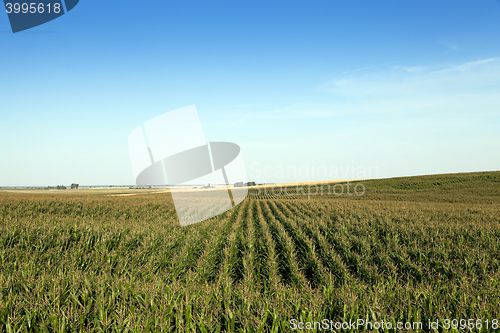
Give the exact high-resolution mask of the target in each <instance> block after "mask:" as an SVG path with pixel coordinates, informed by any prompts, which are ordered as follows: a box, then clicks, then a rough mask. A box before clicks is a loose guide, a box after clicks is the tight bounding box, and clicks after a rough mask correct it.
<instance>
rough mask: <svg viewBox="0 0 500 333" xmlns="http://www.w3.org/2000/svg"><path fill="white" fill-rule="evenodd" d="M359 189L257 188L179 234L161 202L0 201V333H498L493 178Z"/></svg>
mask: <svg viewBox="0 0 500 333" xmlns="http://www.w3.org/2000/svg"><path fill="white" fill-rule="evenodd" d="M362 183H363V186H364V187H365V188H366V191H365V193H364V195H347V194H344V195H341V196H338V195H336V194H334V193H328V191H327V190H326V187H327V186H328V185H327V184H323V187H320V188H319V191H318V194H317V195H314V196H308V195H307V190H306V194H304V193H302V192H301V191H295V192H294V191H293V188H291V190H290V191H288V193H290V194H283V193H281V194H279V193H278V191H275V192H274V193H278V194H277V195H274V194H272V192H271V191H270V189H268V191H264V190H263V189H262V188H259V189H258V190H257V189H254V190H251V193H250V195H249V196H248V198H247V199H245V200H244V201H243V202H242V203H241V204H239V205H238V206H237V207H236V208H234V209H233V210H230V211H228V212H226V213H224V214H222V215H219V216H217V217H214V218H212V219H210V220H207V221H203V222H201V223H198V224H194V225H191V226H188V227H185V228H181V227H180V226H179V225H178V222H177V221H176V213H175V209H174V205H173V202H172V199H171V197H170V194H169V193H168V192H165V193H151V194H148V193H144V194H142V193H141V194H138V195H133V196H107V195H102V194H99V193H85V192H83V191H82V192H77V193H75V192H72V193H71V194H66V193H62V192H61V193H54V192H50V193H45V194H40V193H30V191H18V192H2V191H0V332H102V331H104V332H149V331H151V332H156V331H158V332H224V331H225V332H233V331H239V332H285V331H290V321H291V320H292V319H296V320H297V322H314V321H321V320H322V319H325V318H326V319H331V320H333V321H339V322H341V321H349V320H352V321H356V320H358V319H363V320H371V321H372V322H380V321H382V320H383V321H384V322H391V323H396V322H423V323H425V324H427V323H428V321H429V320H431V321H435V320H437V319H445V318H449V319H458V320H460V319H470V318H472V319H474V320H482V323H483V326H482V331H484V332H486V331H492V330H494V329H495V328H496V327H491V325H492V322H493V320H500V172H482V173H468V174H450V175H433V176H420V177H405V178H393V179H380V180H370V181H363V182H362ZM353 184H354V185H355V183H353ZM316 190H317V189H315V191H316ZM321 190H323V191H321ZM321 192H323V194H319V193H321ZM486 320H489V325H490V328H489V329H486V326H485V325H486V324H485V321H486ZM441 324H442V323H441ZM499 324H500V323H499ZM360 330H362V329H360ZM393 331H394V330H393ZM416 331H419V330H418V329H416ZM420 331H430V330H429V329H428V328H427V327H426V325H424V327H423V328H422V330H420ZM440 331H443V328H440ZM498 331H500V329H499V330H498Z"/></svg>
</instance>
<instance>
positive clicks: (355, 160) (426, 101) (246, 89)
mask: <svg viewBox="0 0 500 333" xmlns="http://www.w3.org/2000/svg"><path fill="white" fill-rule="evenodd" d="M499 36H500V1H493V0H492V1H477V2H473V1H467V2H466V1H423V0H419V1H372V0H370V1H368V0H367V1H332V0H330V1H290V0H287V1H234V0H233V1H175V2H172V1H159V0H154V1H142V2H139V1H129V0H121V1H118V0H109V1H97V0H81V1H80V3H79V5H78V6H77V7H75V9H73V10H72V11H71V12H69V13H68V14H66V15H63V16H62V17H60V18H58V19H56V20H54V21H51V22H49V23H46V24H44V25H42V26H39V27H36V28H33V29H31V30H27V31H25V32H20V33H17V34H12V32H11V31H10V26H9V22H8V18H7V15H6V14H3V15H0V50H1V51H0V125H1V131H0V156H1V157H0V186H14V185H16V186H27V185H56V184H70V183H72V182H78V183H80V184H85V185H92V184H102V185H108V184H114V185H124V184H133V183H134V179H133V176H132V169H131V165H130V161H129V154H128V146H127V139H128V135H129V134H130V132H131V131H132V130H133V129H134V128H135V127H137V126H139V125H140V124H142V123H144V122H145V121H147V120H149V119H151V118H153V117H155V116H158V115H160V114H162V113H164V112H167V111H171V110H174V109H177V108H180V107H183V106H187V105H191V104H196V107H197V109H198V113H199V116H200V119H201V121H202V124H203V126H204V133H205V137H206V138H207V140H208V141H229V142H235V143H237V144H239V145H240V146H241V148H242V153H243V157H244V159H245V164H246V167H247V173H248V176H249V178H251V179H255V180H256V181H266V182H289V181H297V180H300V181H306V180H320V179H323V180H326V179H346V178H377V177H392V176H406V175H419V174H431V173H448V172H466V171H483V170H500V131H499V128H500V43H499V38H500V37H499ZM325 170H327V171H325ZM300 171H301V172H300Z"/></svg>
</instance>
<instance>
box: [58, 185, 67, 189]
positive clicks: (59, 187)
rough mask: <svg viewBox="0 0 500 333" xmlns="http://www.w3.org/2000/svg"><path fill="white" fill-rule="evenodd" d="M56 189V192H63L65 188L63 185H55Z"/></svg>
mask: <svg viewBox="0 0 500 333" xmlns="http://www.w3.org/2000/svg"><path fill="white" fill-rule="evenodd" d="M56 189H58V190H65V189H66V186H64V185H57V186H56Z"/></svg>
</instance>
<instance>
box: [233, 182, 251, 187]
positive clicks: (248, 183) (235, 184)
mask: <svg viewBox="0 0 500 333" xmlns="http://www.w3.org/2000/svg"><path fill="white" fill-rule="evenodd" d="M244 186H255V182H246V183H244V182H237V183H234V187H244Z"/></svg>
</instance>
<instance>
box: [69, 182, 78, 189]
mask: <svg viewBox="0 0 500 333" xmlns="http://www.w3.org/2000/svg"><path fill="white" fill-rule="evenodd" d="M78 186H80V184H76V183H73V184H71V189H72V190H78Z"/></svg>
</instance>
